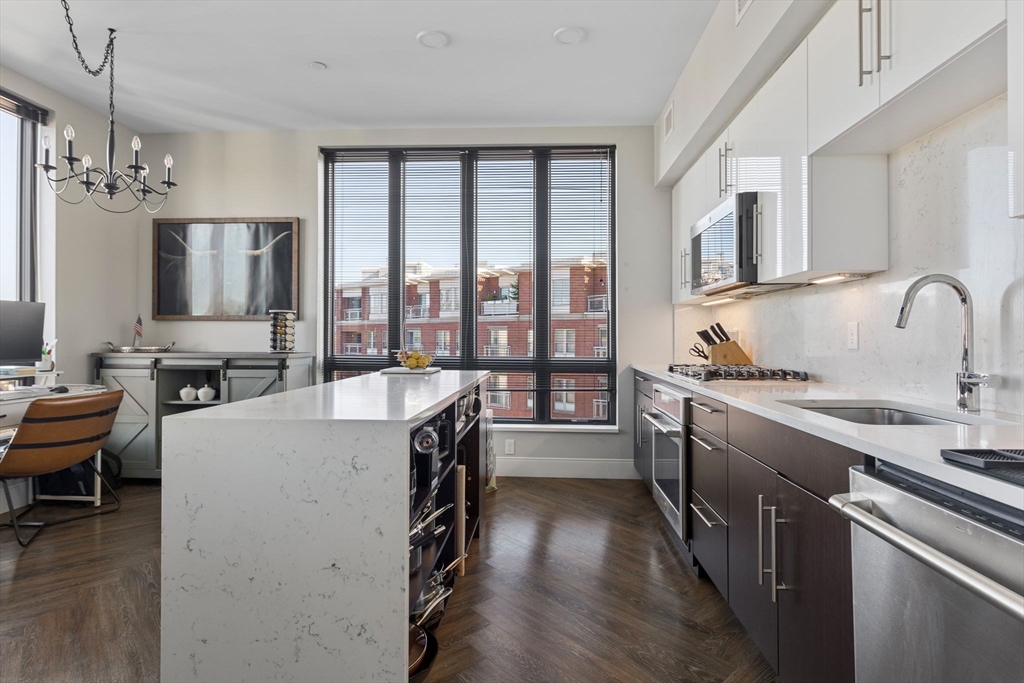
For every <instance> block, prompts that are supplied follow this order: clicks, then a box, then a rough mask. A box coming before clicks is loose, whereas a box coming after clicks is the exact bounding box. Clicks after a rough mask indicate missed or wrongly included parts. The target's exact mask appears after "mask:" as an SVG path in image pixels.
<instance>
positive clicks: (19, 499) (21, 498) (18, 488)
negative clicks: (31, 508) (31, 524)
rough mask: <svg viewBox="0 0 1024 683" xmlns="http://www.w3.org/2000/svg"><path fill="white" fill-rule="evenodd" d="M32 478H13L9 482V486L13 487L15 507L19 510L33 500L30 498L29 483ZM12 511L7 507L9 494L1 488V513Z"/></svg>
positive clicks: (12, 493)
mask: <svg viewBox="0 0 1024 683" xmlns="http://www.w3.org/2000/svg"><path fill="white" fill-rule="evenodd" d="M29 481H31V480H30V479H11V480H10V481H8V482H7V486H9V487H10V489H11V500H13V501H14V509H15V510H19V509H21V508H23V507H25V506H26V505H28V504H29V503H31V502H32V501H31V500H29V491H28V484H29ZM5 512H10V510H8V509H7V496H5V495H4V494H3V491H2V490H0V514H3V513H5Z"/></svg>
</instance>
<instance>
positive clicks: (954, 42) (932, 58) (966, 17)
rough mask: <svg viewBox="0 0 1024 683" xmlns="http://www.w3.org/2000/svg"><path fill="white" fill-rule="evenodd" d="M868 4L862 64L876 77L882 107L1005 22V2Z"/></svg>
mask: <svg viewBox="0 0 1024 683" xmlns="http://www.w3.org/2000/svg"><path fill="white" fill-rule="evenodd" d="M1013 1H1014V0H1010V2H1013ZM874 2H875V4H876V7H874V8H872V13H873V14H874V15H875V16H874V17H873V22H872V24H873V25H872V27H871V28H872V31H873V36H872V38H871V40H872V42H873V45H874V47H875V51H874V52H873V53H872V54H871V55H870V59H868V60H867V61H868V62H871V64H869V65H868V66H869V68H871V70H872V71H874V72H875V73H880V74H881V86H882V104H885V103H886V102H888V101H889V100H891V99H893V98H894V97H896V96H897V95H899V94H900V93H902V92H903V91H904V90H906V89H907V88H909V87H910V86H912V85H914V84H915V83H916V82H917V81H919V80H921V79H922V78H924V77H925V76H927V75H928V74H929V73H931V72H932V71H934V70H935V69H937V68H939V67H940V66H942V65H943V64H944V63H945V62H946V61H948V60H949V59H951V58H952V57H954V56H956V55H957V54H959V53H960V52H962V51H963V50H965V49H966V48H968V47H970V45H971V44H972V43H974V42H975V41H976V40H978V39H979V38H981V37H982V36H984V35H985V34H987V33H988V32H989V31H992V30H993V29H995V28H997V27H998V26H999V25H1000V24H1001V23H1002V22H1003V20H1005V19H1006V3H1007V0H874ZM879 2H880V7H878V4H879ZM879 10H880V12H881V13H880V14H879Z"/></svg>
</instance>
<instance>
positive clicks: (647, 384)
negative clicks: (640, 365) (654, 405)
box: [633, 372, 654, 398]
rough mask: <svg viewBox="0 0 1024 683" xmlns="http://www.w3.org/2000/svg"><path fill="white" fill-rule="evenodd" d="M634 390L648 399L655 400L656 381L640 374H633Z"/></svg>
mask: <svg viewBox="0 0 1024 683" xmlns="http://www.w3.org/2000/svg"><path fill="white" fill-rule="evenodd" d="M633 388H634V389H636V390H637V391H639V392H640V393H641V394H643V395H644V396H646V397H647V398H654V380H652V379H651V378H650V377H648V376H647V375H642V374H640V373H639V372H634V373H633Z"/></svg>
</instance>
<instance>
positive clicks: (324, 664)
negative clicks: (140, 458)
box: [161, 371, 488, 681]
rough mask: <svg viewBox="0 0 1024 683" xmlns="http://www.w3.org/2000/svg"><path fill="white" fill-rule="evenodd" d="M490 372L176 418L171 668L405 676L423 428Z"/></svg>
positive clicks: (168, 604)
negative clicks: (415, 477) (413, 458)
mask: <svg viewBox="0 0 1024 683" xmlns="http://www.w3.org/2000/svg"><path fill="white" fill-rule="evenodd" d="M487 375H488V373H486V372H470V371H442V372H440V373H437V374H433V375H416V376H408V375H391V376H385V375H380V374H372V375H366V376H361V377H354V378H351V379H347V380H342V381H338V382H330V383H326V384H319V385H315V386H311V387H307V388H304V389H298V390H295V391H289V392H285V393H281V394H275V395H271V396H264V397H260V398H255V399H251V400H248V401H245V402H242V403H237V404H225V405H220V406H215V407H211V408H207V409H203V410H198V411H194V412H190V413H187V414H182V415H176V416H173V417H168V418H166V419H165V420H164V423H163V453H164V465H163V532H162V546H161V556H162V577H163V583H162V610H161V678H162V679H163V680H165V681H214V680H217V681H228V680H230V681H269V680H275V681H340V680H346V681H347V680H387V681H395V680H405V678H406V670H407V666H408V654H407V651H408V640H409V633H408V621H409V607H410V592H411V589H410V584H411V583H412V582H413V581H414V579H413V578H410V572H409V551H408V545H409V521H410V490H409V489H410V486H409V481H410V455H409V454H410V430H412V429H414V428H416V427H417V426H419V425H420V424H422V423H423V422H425V421H427V420H429V419H431V418H432V417H434V416H436V415H438V414H441V413H444V414H445V415H447V416H454V413H455V409H456V405H457V404H458V403H459V398H460V397H464V396H466V395H467V393H468V392H472V391H473V390H475V389H476V388H477V387H478V386H479V385H480V384H481V383H482V382H484V381H485V380H486V378H487ZM467 429H468V427H467ZM481 442H482V440H477V441H476V446H475V448H476V450H475V451H474V452H473V453H472V455H471V459H475V460H476V463H479V462H480V460H479V459H478V456H477V453H478V452H479V451H480V445H479V444H480V443H481ZM480 481H481V482H482V478H481V479H480ZM474 484H476V482H474ZM467 498H469V494H468V493H467ZM479 505H480V506H481V507H482V501H479ZM481 514H482V513H481ZM467 533H469V532H467ZM424 555H425V556H426V555H427V553H426V552H425V553H424ZM428 571H429V570H428ZM415 592H416V593H417V594H418V588H416V589H415Z"/></svg>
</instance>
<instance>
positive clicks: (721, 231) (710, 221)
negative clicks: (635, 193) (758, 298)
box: [690, 192, 777, 295]
mask: <svg viewBox="0 0 1024 683" xmlns="http://www.w3.org/2000/svg"><path fill="white" fill-rule="evenodd" d="M776 201H777V198H776V194H775V193H774V192H737V193H736V194H735V195H733V196H732V197H729V199H727V200H726V201H725V202H723V203H722V204H720V205H719V206H717V207H715V209H714V210H713V211H712V212H711V213H709V214H708V215H707V216H705V217H704V218H702V219H700V220H699V221H697V222H696V223H695V224H694V226H693V227H692V228H690V241H691V250H690V255H691V256H690V258H691V259H692V263H691V265H692V268H691V270H690V272H691V273H693V279H692V281H691V284H690V291H691V292H692V293H693V294H702V295H709V294H721V293H723V292H729V291H733V290H738V289H741V288H748V287H751V286H752V285H754V284H756V283H757V261H758V258H759V257H760V254H758V253H757V252H758V245H760V244H761V231H762V230H763V226H762V223H763V222H764V220H765V218H766V217H767V218H768V220H771V218H772V217H773V216H774V215H775V213H776V209H775V206H776ZM762 287H763V286H762Z"/></svg>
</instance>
